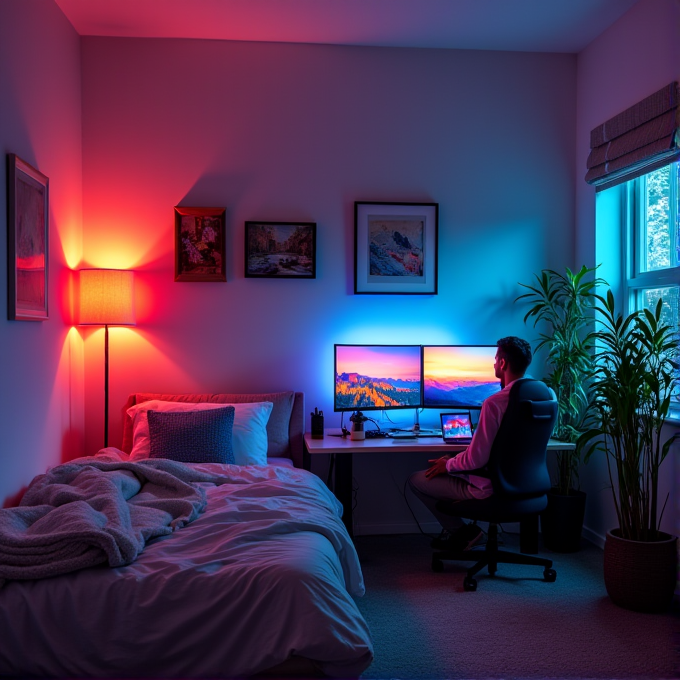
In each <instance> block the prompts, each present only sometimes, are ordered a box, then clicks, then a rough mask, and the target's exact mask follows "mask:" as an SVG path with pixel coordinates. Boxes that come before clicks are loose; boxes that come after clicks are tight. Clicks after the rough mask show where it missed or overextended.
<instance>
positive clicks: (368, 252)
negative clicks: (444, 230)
mask: <svg viewBox="0 0 680 680" xmlns="http://www.w3.org/2000/svg"><path fill="white" fill-rule="evenodd" d="M438 220H439V204H438V203H367V202H363V201H358V202H356V203H355V204H354V292H355V293H356V294H362V293H380V294H403V295H436V294H437V237H438V229H439V225H438Z"/></svg>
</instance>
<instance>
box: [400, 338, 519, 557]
mask: <svg viewBox="0 0 680 680" xmlns="http://www.w3.org/2000/svg"><path fill="white" fill-rule="evenodd" d="M496 346H497V348H498V349H497V350H496V359H495V361H494V373H495V374H496V377H497V378H498V379H499V380H500V382H501V388H502V389H501V391H500V392H497V393H496V394H493V395H491V396H490V397H488V398H487V399H486V400H485V401H484V403H483V404H482V409H481V412H480V414H479V422H478V423H477V427H476V428H475V432H474V436H473V437H472V441H471V442H470V445H469V446H468V447H467V448H466V449H465V450H464V451H461V452H460V453H459V454H457V455H454V456H448V455H446V456H442V457H441V458H437V459H433V460H430V461H428V462H429V463H430V467H429V468H428V469H427V470H421V471H419V472H414V473H413V474H412V475H411V477H410V478H409V480H408V482H409V486H410V487H411V490H412V491H413V493H414V494H415V495H416V496H417V497H418V498H419V499H420V500H421V501H422V502H423V503H424V504H425V506H426V507H427V508H428V509H429V510H430V511H431V512H432V514H433V515H434V516H435V517H436V518H437V520H438V521H439V523H440V524H441V525H442V527H443V531H442V533H441V534H440V536H439V537H438V538H435V539H434V540H433V541H432V547H433V548H434V549H436V550H466V549H468V548H470V547H472V546H473V545H474V544H475V543H477V542H478V541H479V540H480V539H481V537H482V530H481V529H480V528H479V527H478V526H477V525H476V524H468V523H465V522H464V521H463V520H462V519H460V518H458V517H451V516H449V515H445V514H443V513H441V512H439V511H438V510H437V508H436V504H437V501H457V500H472V499H475V498H476V499H482V498H488V497H489V496H491V495H492V494H493V489H492V487H491V480H490V479H487V478H485V477H478V476H476V475H469V474H466V472H465V471H466V470H476V469H478V468H482V467H484V466H485V465H486V464H487V463H488V462H489V454H490V453H491V446H492V444H493V441H494V438H495V437H496V433H497V432H498V428H499V427H500V425H501V420H503V415H504V414H505V411H506V410H507V408H508V399H509V396H510V387H511V386H512V384H513V383H514V382H515V381H516V380H519V379H520V378H523V377H524V374H525V373H526V370H527V368H528V367H529V364H530V363H531V358H532V357H531V346H530V345H529V343H528V342H527V341H526V340H522V338H518V337H515V336H509V337H507V338H501V339H500V340H499V341H498V342H497V343H496Z"/></svg>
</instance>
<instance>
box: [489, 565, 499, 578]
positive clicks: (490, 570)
mask: <svg viewBox="0 0 680 680" xmlns="http://www.w3.org/2000/svg"><path fill="white" fill-rule="evenodd" d="M497 571H498V568H497V567H492V566H491V565H489V576H495V575H496V572H497Z"/></svg>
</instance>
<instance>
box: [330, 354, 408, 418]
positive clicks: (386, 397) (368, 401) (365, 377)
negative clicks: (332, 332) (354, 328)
mask: <svg viewBox="0 0 680 680" xmlns="http://www.w3.org/2000/svg"><path fill="white" fill-rule="evenodd" d="M420 384H421V383H420V346H418V345H402V346H396V345H336V346H335V409H336V410H359V409H382V408H418V407H419V406H420V398H421V395H420Z"/></svg>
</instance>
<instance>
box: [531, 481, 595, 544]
mask: <svg viewBox="0 0 680 680" xmlns="http://www.w3.org/2000/svg"><path fill="white" fill-rule="evenodd" d="M585 511H586V494H585V492H584V491H576V490H574V489H572V492H571V493H570V494H569V495H568V496H564V495H562V494H559V493H557V490H556V489H551V490H550V491H549V492H548V506H547V507H546V509H545V510H544V511H543V512H542V513H541V536H542V538H543V545H544V546H545V547H546V548H547V549H548V550H552V551H554V552H564V553H566V552H576V551H577V550H579V549H580V548H581V532H582V530H583V516H584V514H585Z"/></svg>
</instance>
